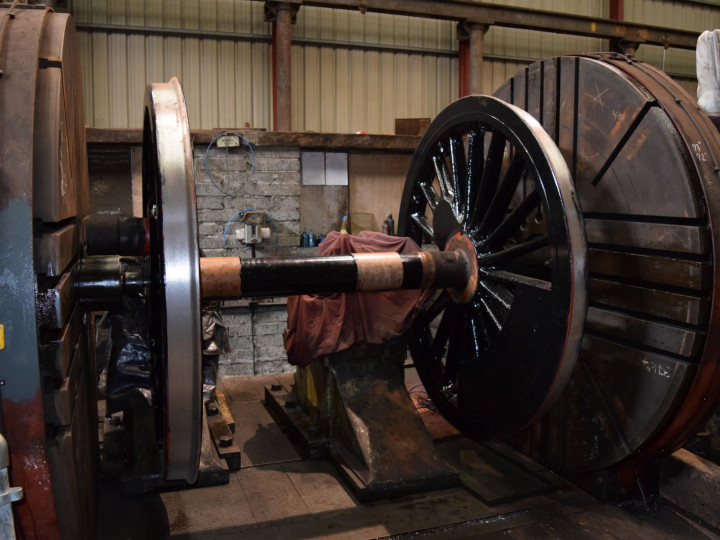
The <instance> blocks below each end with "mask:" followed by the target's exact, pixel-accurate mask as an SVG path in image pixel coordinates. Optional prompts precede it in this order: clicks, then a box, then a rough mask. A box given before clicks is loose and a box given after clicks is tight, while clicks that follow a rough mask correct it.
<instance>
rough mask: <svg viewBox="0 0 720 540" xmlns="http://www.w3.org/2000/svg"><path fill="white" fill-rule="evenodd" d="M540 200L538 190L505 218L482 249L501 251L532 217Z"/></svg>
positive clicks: (486, 240)
mask: <svg viewBox="0 0 720 540" xmlns="http://www.w3.org/2000/svg"><path fill="white" fill-rule="evenodd" d="M539 200H540V196H539V195H538V192H537V190H533V192H532V193H530V195H528V196H527V197H525V198H524V199H523V201H522V202H521V203H520V204H519V205H518V206H517V207H516V208H515V209H514V210H513V211H512V212H510V214H509V215H508V216H507V217H505V219H504V220H503V221H502V222H501V223H500V225H498V227H497V228H496V229H495V230H494V231H493V232H492V233H491V234H490V236H488V237H487V238H486V239H485V240H484V241H483V242H482V243H481V247H482V248H484V249H489V250H491V251H493V250H497V249H499V248H500V247H501V246H502V245H503V244H504V243H505V240H507V239H508V237H509V236H510V235H511V234H512V233H513V231H514V230H515V229H516V228H517V227H518V226H519V225H520V223H522V222H523V221H524V220H525V218H527V217H528V216H529V215H530V212H532V211H533V210H534V209H535V207H536V206H537V204H538V202H539Z"/></svg>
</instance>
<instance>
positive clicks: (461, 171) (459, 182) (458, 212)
mask: <svg viewBox="0 0 720 540" xmlns="http://www.w3.org/2000/svg"><path fill="white" fill-rule="evenodd" d="M449 146H450V167H451V170H452V181H453V191H454V192H455V204H454V205H453V209H454V210H455V216H456V217H457V218H458V220H460V221H462V219H463V216H464V215H465V208H466V207H467V205H468V199H467V197H466V195H467V193H466V190H467V183H468V182H467V165H466V164H465V147H464V145H463V143H462V140H459V139H457V138H455V137H450V141H449Z"/></svg>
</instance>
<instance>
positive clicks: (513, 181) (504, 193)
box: [477, 152, 525, 235]
mask: <svg viewBox="0 0 720 540" xmlns="http://www.w3.org/2000/svg"><path fill="white" fill-rule="evenodd" d="M524 171H525V161H524V160H523V158H522V156H521V155H520V153H519V152H515V156H514V157H513V159H512V161H511V162H510V166H509V167H508V169H507V171H506V172H505V176H504V177H503V179H502V182H501V183H500V187H499V188H498V190H497V192H496V193H495V196H494V197H493V199H492V201H491V202H490V206H488V209H487V212H486V213H485V216H484V217H483V219H482V223H481V224H480V228H479V229H478V231H477V232H478V233H479V234H480V235H483V234H486V233H487V231H490V230H492V229H494V228H495V227H497V226H498V224H499V223H500V221H501V220H502V218H503V217H504V216H505V213H506V212H507V209H508V207H509V206H510V202H511V201H512V198H513V195H514V194H515V191H516V190H517V187H518V184H519V183H520V179H521V178H522V173H523V172H524Z"/></svg>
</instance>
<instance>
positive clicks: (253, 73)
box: [72, 0, 720, 133]
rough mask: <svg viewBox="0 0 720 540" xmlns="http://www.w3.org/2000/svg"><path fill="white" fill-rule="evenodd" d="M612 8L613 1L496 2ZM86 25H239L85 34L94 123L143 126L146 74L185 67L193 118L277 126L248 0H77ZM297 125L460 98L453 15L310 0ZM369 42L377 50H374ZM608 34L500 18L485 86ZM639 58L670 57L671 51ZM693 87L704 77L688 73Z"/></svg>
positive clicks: (649, 2) (385, 125) (637, 11)
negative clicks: (176, 32) (534, 27)
mask: <svg viewBox="0 0 720 540" xmlns="http://www.w3.org/2000/svg"><path fill="white" fill-rule="evenodd" d="M489 3H497V4H505V5H516V6H521V7H531V8H534V9H544V10H549V11H560V12H566V13H575V14H580V15H588V16H595V17H606V16H607V13H608V0H601V1H593V2H576V1H574V0H535V1H534V0H514V1H501V0H490V2H489ZM72 10H73V14H74V16H75V17H76V20H77V22H78V23H94V24H99V25H103V24H110V25H120V26H147V27H154V28H178V29H186V30H201V31H208V32H222V33H236V34H240V36H239V37H238V39H230V38H229V36H228V35H227V34H224V35H223V36H214V37H208V38H207V39H205V38H203V39H200V38H197V37H169V36H158V35H155V36H152V35H149V36H143V35H128V34H127V33H122V32H118V31H108V30H95V31H92V32H90V31H86V30H83V31H81V32H80V46H81V54H82V66H83V75H84V80H85V88H84V89H85V98H86V111H85V112H86V119H87V121H88V123H89V124H90V125H92V126H96V127H119V128H122V127H139V126H140V125H141V122H142V106H143V99H144V88H145V85H146V84H147V83H148V82H153V81H164V80H167V79H168V78H169V77H171V76H176V77H178V78H179V79H180V82H181V83H182V84H183V87H184V89H185V94H186V100H187V105H188V111H189V116H190V123H191V126H192V127H193V128H213V127H242V126H245V125H250V126H254V127H266V128H270V127H271V126H272V98H271V89H272V85H271V55H270V44H269V34H270V25H269V24H268V23H265V22H264V13H263V4H262V3H261V2H251V1H250V0H202V1H200V0H182V1H177V0H176V1H171V0H148V1H142V0H75V1H74V2H73V4H72ZM625 16H626V19H627V20H630V21H638V22H643V23H645V24H654V25H661V26H669V27H678V28H688V29H698V28H705V27H708V28H715V27H718V26H720V10H719V9H713V8H709V7H707V6H697V5H693V6H688V5H687V4H685V3H680V2H670V1H658V0H625ZM293 38H294V40H295V41H294V44H293V57H292V61H293V69H292V105H293V118H292V127H293V129H294V130H308V131H323V132H355V131H361V130H362V131H366V132H368V133H382V132H392V131H393V130H394V119H395V118H406V117H433V116H435V115H436V114H437V113H438V112H439V111H440V110H441V109H442V108H443V107H445V106H446V105H447V104H448V103H450V102H451V101H452V100H454V99H456V98H457V96H458V61H457V58H456V51H457V40H456V30H455V23H452V22H448V21H434V20H428V19H419V18H409V17H399V16H389V15H380V14H377V13H366V14H365V15H363V14H361V13H359V12H356V11H345V10H328V9H322V8H311V7H302V8H301V9H300V11H299V13H298V16H297V24H296V25H295V26H294V28H293ZM362 44H370V45H371V47H369V48H375V49H376V50H367V49H369V48H368V47H364V46H363V45H362ZM606 47H607V45H606V42H605V41H603V40H599V39H593V38H579V37H574V36H562V35H554V34H547V33H541V32H530V31H521V30H514V29H508V28H498V27H491V28H490V29H489V31H488V32H487V34H486V36H485V54H486V57H487V60H486V62H485V63H484V67H483V87H484V88H483V91H484V92H487V93H492V92H493V91H494V90H495V89H496V88H497V87H498V86H499V85H500V84H502V83H503V82H504V81H505V80H506V79H507V78H508V77H509V76H511V75H512V74H513V73H515V72H516V71H517V70H518V69H520V68H521V67H523V66H524V65H525V64H526V63H527V60H528V59H539V58H546V57H549V56H553V55H557V54H563V53H570V52H586V51H597V50H603V49H605V48H606ZM639 56H640V57H641V58H644V59H645V60H647V61H649V62H651V63H653V64H654V65H657V66H660V65H661V63H662V49H661V48H659V47H648V46H643V47H641V48H640V52H639ZM665 66H666V69H667V70H668V71H671V72H678V73H688V74H692V73H693V71H694V54H693V53H692V52H691V51H678V50H673V49H671V50H668V51H667V54H666V59H665ZM686 86H688V87H689V88H690V89H691V90H692V91H693V92H694V87H693V86H692V84H690V83H686Z"/></svg>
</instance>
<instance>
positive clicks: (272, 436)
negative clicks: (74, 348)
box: [100, 373, 719, 540]
mask: <svg viewBox="0 0 720 540" xmlns="http://www.w3.org/2000/svg"><path fill="white" fill-rule="evenodd" d="M414 376H415V375H414V374H412V373H411V374H409V377H408V386H411V385H412V384H413V383H414V382H415V380H414V379H413V377H414ZM291 380H292V375H287V374H286V375H279V376H267V377H254V378H239V379H225V380H223V381H222V382H221V387H222V389H223V390H224V391H225V392H226V395H227V397H228V403H229V405H230V408H231V410H232V413H233V416H234V418H235V422H236V432H235V439H236V442H237V443H238V444H239V445H240V447H241V448H242V450H243V455H242V469H241V470H240V471H238V472H236V473H231V475H230V482H229V483H228V484H227V485H224V486H214V487H206V488H198V489H186V490H181V491H170V492H165V493H159V494H151V495H145V496H140V497H127V496H123V495H122V494H120V492H119V490H118V489H117V488H116V487H113V486H111V485H105V486H103V489H102V493H101V500H100V508H101V510H100V538H101V539H107V540H116V539H133V540H144V539H163V538H171V537H172V538H188V539H201V538H202V539H231V538H243V539H254V538H257V539H262V540H268V539H271V538H278V539H285V538H288V539H290V538H343V539H350V538H358V539H360V538H363V539H364V538H378V537H391V538H420V537H421V538H493V537H495V536H506V535H508V534H510V535H512V536H514V537H518V538H573V539H574V538H658V539H660V538H663V539H665V538H688V539H690V538H719V537H718V536H716V535H714V534H713V533H712V532H709V531H707V530H705V529H703V528H702V527H699V526H697V525H695V524H693V523H692V522H690V521H689V520H687V519H685V518H683V517H682V516H680V515H678V514H677V513H675V512H674V511H673V510H672V509H671V508H669V507H667V506H663V505H659V506H656V507H655V508H653V509H652V510H648V509H645V508H644V507H636V508H635V509H634V510H632V511H629V510H624V509H621V508H619V507H617V506H614V505H608V504H601V503H599V502H597V501H596V500H595V499H593V498H592V497H590V496H589V495H587V494H586V493H584V492H582V491H580V490H578V489H576V488H574V487H573V486H571V485H570V484H567V483H565V482H562V481H559V482H558V489H556V490H554V491H551V492H549V493H545V494H541V495H534V496H528V497H524V498H521V499H519V500H514V501H512V502H507V503H504V504H497V505H494V506H488V505H486V504H484V503H483V502H482V501H481V500H480V499H479V498H478V497H476V496H474V495H473V494H472V493H471V492H470V491H469V490H466V489H464V488H463V487H456V488H452V489H444V490H438V491H432V492H427V493H421V494H418V495H412V496H406V497H400V498H396V499H391V500H382V501H378V502H374V503H369V504H361V503H359V502H358V501H357V499H356V498H355V497H354V496H353V494H352V493H351V492H350V491H349V489H348V488H346V486H345V484H344V483H343V481H342V480H341V479H340V477H339V475H338V473H337V471H336V469H335V467H334V466H333V465H332V464H330V463H329V462H328V461H326V460H324V459H318V460H309V459H304V458H303V457H302V456H301V455H300V453H299V452H298V451H297V449H296V448H295V446H293V444H292V443H291V442H290V441H289V439H288V438H287V437H286V435H285V433H284V432H283V430H282V429H281V427H280V426H278V425H277V424H276V423H275V421H274V420H273V419H272V417H271V416H270V415H269V413H268V412H267V410H266V409H265V407H264V406H263V404H262V401H261V400H262V398H263V389H264V386H265V385H269V384H271V383H280V384H286V385H287V384H289V383H290V382H291Z"/></svg>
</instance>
